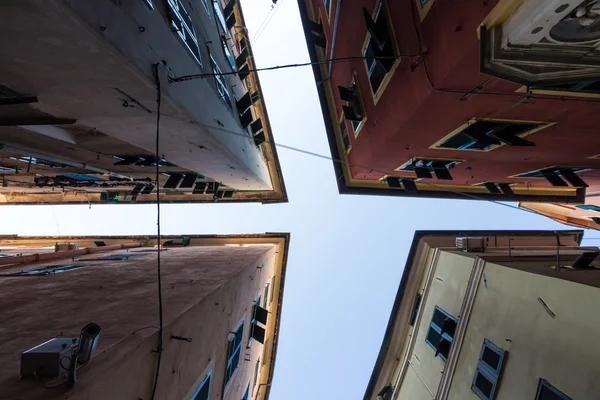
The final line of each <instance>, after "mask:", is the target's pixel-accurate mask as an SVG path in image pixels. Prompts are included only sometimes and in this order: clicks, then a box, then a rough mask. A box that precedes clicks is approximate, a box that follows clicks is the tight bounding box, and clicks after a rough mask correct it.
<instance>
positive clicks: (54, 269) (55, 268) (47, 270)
mask: <svg viewBox="0 0 600 400" xmlns="http://www.w3.org/2000/svg"><path fill="white" fill-rule="evenodd" d="M87 266H88V265H87V264H67V265H51V266H49V267H43V268H36V269H30V270H28V271H18V272H8V273H6V274H2V276H36V275H53V274H58V273H61V272H67V271H73V270H76V269H80V268H85V267H87Z"/></svg>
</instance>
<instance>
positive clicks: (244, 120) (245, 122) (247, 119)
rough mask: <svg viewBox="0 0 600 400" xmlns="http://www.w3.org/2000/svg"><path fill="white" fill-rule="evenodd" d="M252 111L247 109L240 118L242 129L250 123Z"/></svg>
mask: <svg viewBox="0 0 600 400" xmlns="http://www.w3.org/2000/svg"><path fill="white" fill-rule="evenodd" d="M253 118H254V117H253V116H252V110H251V109H250V108H249V109H247V110H246V112H244V113H243V114H242V115H241V116H240V122H241V123H242V127H243V128H244V129H245V128H246V127H247V126H248V125H250V123H251V122H252V119H253Z"/></svg>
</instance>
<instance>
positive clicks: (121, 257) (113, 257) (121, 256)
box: [98, 254, 145, 260]
mask: <svg viewBox="0 0 600 400" xmlns="http://www.w3.org/2000/svg"><path fill="white" fill-rule="evenodd" d="M141 256H145V254H111V255H108V256H104V257H98V260H129V259H130V258H135V257H141Z"/></svg>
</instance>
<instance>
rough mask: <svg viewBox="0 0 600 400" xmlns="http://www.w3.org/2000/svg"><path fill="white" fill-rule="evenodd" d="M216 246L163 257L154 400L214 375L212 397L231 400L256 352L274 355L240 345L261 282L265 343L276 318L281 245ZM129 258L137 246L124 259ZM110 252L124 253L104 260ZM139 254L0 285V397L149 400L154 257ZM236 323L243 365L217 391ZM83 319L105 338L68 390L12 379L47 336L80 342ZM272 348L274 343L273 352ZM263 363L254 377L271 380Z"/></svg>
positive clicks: (177, 394) (176, 395) (183, 393)
mask: <svg viewBox="0 0 600 400" xmlns="http://www.w3.org/2000/svg"><path fill="white" fill-rule="evenodd" d="M233 242H235V240H234V241H233ZM284 242H285V240H284ZM242 243H243V242H240V244H242ZM223 244H225V243H222V245H209V246H189V247H185V248H171V249H169V250H168V251H166V252H163V253H162V254H161V268H162V285H163V312H164V324H165V331H164V334H163V338H164V344H163V349H164V351H163V355H162V362H161V369H160V378H159V383H158V386H157V397H156V398H157V399H187V398H189V396H191V394H192V393H193V389H195V387H194V385H196V386H197V385H198V384H199V383H200V382H198V380H199V379H201V378H202V377H203V376H204V375H205V374H206V372H208V370H211V369H212V383H211V399H217V398H218V399H236V400H237V399H239V398H241V397H242V395H243V392H244V390H245V389H246V385H247V383H248V382H249V381H250V380H251V377H252V375H253V372H254V367H255V362H256V360H257V359H258V358H259V357H261V356H263V351H264V353H265V355H269V356H273V357H274V352H273V350H272V349H268V351H267V350H266V349H265V347H266V346H262V345H261V344H260V343H257V342H254V343H253V344H252V346H251V347H250V348H249V349H248V350H246V345H247V342H248V335H249V329H250V321H251V315H250V314H251V309H252V304H253V302H254V300H255V299H256V297H257V296H258V295H259V294H261V295H262V296H264V288H265V285H266V283H267V282H269V283H270V286H271V291H270V292H271V294H270V296H269V297H271V298H272V301H271V302H270V307H271V310H270V311H273V313H272V314H270V315H269V318H270V320H269V321H268V322H269V327H268V328H267V332H268V333H267V337H270V336H269V335H270V333H269V332H271V334H272V331H273V329H274V326H273V325H274V324H275V322H276V321H275V320H276V319H277V318H278V316H277V314H278V312H279V310H278V308H279V299H278V297H279V293H278V292H277V291H276V290H277V288H279V287H280V286H279V285H280V284H282V282H283V278H282V275H281V274H282V269H281V267H282V264H281V260H282V258H281V257H282V255H281V253H284V251H283V247H282V246H283V242H282V244H279V245H278V244H277V242H276V241H274V240H273V239H268V240H265V241H264V242H263V243H262V244H260V243H255V244H250V245H248V244H244V245H242V246H240V245H235V244H233V245H231V244H232V242H231V241H230V242H229V244H230V245H227V246H226V245H223ZM15 251H16V252H18V250H15ZM134 251H138V249H133V250H131V252H130V254H133V252H134ZM3 253H6V252H5V251H3ZM115 253H118V254H122V253H125V251H114V252H111V253H105V254H101V255H102V256H103V255H107V254H115ZM138 254H145V255H144V256H140V257H136V258H131V259H129V260H127V261H115V260H111V261H86V259H90V258H96V257H97V256H98V255H91V256H83V257H79V259H75V263H78V264H79V263H85V264H89V266H88V267H85V268H81V269H77V270H73V271H68V272H63V273H58V274H55V275H46V276H29V277H10V278H9V277H6V276H2V277H1V278H0V288H1V290H0V293H1V294H0V304H1V306H0V320H1V321H2V328H1V330H0V338H1V341H0V343H1V344H0V358H1V359H2V363H3V365H4V367H3V368H2V370H1V371H0V385H1V386H2V388H3V391H2V394H0V399H17V398H22V399H51V398H73V399H83V398H85V399H109V398H110V399H133V398H134V399H138V398H141V399H149V398H150V391H151V388H152V380H153V377H154V372H155V367H156V353H155V350H156V345H157V340H158V332H157V329H156V326H157V325H158V300H157V276H156V253H155V252H154V253H138ZM64 263H66V264H70V263H73V261H72V260H71V259H67V260H64ZM52 264H53V265H57V264H61V263H60V262H53V263H52ZM36 267H39V265H36V264H27V265H23V266H19V267H17V268H6V267H3V268H2V273H6V272H10V271H13V270H21V269H27V270H29V269H33V268H36ZM242 320H244V321H245V328H244V342H243V347H242V354H241V358H240V364H239V368H238V370H237V372H236V373H235V375H234V376H233V378H232V381H231V382H230V384H229V385H228V387H227V390H226V391H225V393H224V392H223V376H224V371H225V366H226V363H227V359H226V353H227V335H228V332H230V331H231V330H233V329H234V328H235V327H236V325H237V324H238V323H239V322H240V321H242ZM88 322H95V323H97V324H99V325H100V326H101V328H102V332H101V335H100V340H99V342H98V346H97V349H96V352H95V356H94V357H93V359H92V361H91V362H90V363H89V364H88V365H86V366H84V367H83V368H82V369H81V370H80V371H79V375H80V381H79V382H78V384H77V386H76V387H75V389H73V390H71V391H67V390H66V388H65V387H64V386H61V387H59V388H56V389H47V388H45V387H44V385H43V384H42V383H41V382H39V381H37V380H35V379H33V380H32V379H22V380H21V379H19V362H20V354H21V352H23V351H25V350H27V349H29V348H32V347H34V346H36V345H38V344H41V343H43V342H45V341H47V340H49V339H51V338H53V337H61V336H64V337H77V336H79V332H80V330H81V328H82V327H83V326H84V325H85V324H87V323H88ZM133 332H136V333H134V334H133ZM171 335H177V336H183V337H188V338H190V339H192V342H191V343H188V342H184V341H178V340H172V339H170V337H171ZM274 341H276V339H275V338H273V337H272V336H271V340H270V343H271V345H272V344H273V342H274ZM245 358H248V359H249V361H244V359H245ZM270 359H271V358H270V357H269V360H270ZM269 360H266V361H269ZM261 365H262V366H266V367H267V368H262V369H261V373H263V374H266V373H270V372H269V371H268V368H269V367H270V362H264V361H263V362H262V364H261ZM263 371H264V372H263ZM264 379H266V377H265V378H264ZM263 392H264V388H263ZM263 395H264V394H263Z"/></svg>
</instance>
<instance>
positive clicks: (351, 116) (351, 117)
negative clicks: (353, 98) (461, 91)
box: [342, 106, 363, 121]
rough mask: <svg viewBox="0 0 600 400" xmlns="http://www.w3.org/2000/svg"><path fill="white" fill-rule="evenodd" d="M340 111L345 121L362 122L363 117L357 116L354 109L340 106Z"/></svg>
mask: <svg viewBox="0 0 600 400" xmlns="http://www.w3.org/2000/svg"><path fill="white" fill-rule="evenodd" d="M342 110H343V111H344V117H346V119H347V120H348V121H362V120H363V116H362V115H359V114H358V113H357V112H356V109H355V108H354V107H350V106H342Z"/></svg>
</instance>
